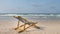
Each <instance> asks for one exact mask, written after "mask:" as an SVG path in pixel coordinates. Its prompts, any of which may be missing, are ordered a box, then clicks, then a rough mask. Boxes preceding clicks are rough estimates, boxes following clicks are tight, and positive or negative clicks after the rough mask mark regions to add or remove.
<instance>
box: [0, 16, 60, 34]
mask: <svg viewBox="0 0 60 34" xmlns="http://www.w3.org/2000/svg"><path fill="white" fill-rule="evenodd" d="M26 19H28V20H30V21H35V22H36V21H37V22H38V26H39V27H40V29H35V28H33V27H31V28H29V29H27V30H26V31H24V32H22V33H18V31H16V30H14V28H15V27H16V25H17V21H18V20H17V19H15V18H13V17H7V16H6V17H3V16H0V34H60V18H53V19H52V18H39V17H34V18H33V19H32V17H27V18H26Z"/></svg>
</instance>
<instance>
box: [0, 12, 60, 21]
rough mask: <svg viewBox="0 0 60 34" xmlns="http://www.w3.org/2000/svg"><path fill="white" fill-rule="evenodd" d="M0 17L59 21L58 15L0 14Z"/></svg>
mask: <svg viewBox="0 0 60 34" xmlns="http://www.w3.org/2000/svg"><path fill="white" fill-rule="evenodd" d="M0 16H23V17H30V18H32V19H34V18H35V19H36V18H37V19H49V20H50V19H51V20H53V19H54V20H56V19H58V20H60V13H0Z"/></svg>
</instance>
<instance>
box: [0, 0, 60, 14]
mask: <svg viewBox="0 0 60 34" xmlns="http://www.w3.org/2000/svg"><path fill="white" fill-rule="evenodd" d="M59 3H60V0H0V13H60V4H59Z"/></svg>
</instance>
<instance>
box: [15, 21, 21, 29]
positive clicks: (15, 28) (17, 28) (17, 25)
mask: <svg viewBox="0 0 60 34" xmlns="http://www.w3.org/2000/svg"><path fill="white" fill-rule="evenodd" d="M19 23H20V21H18V24H17V27H16V28H15V30H17V29H19V28H20V26H19V25H20V24H19Z"/></svg>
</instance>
